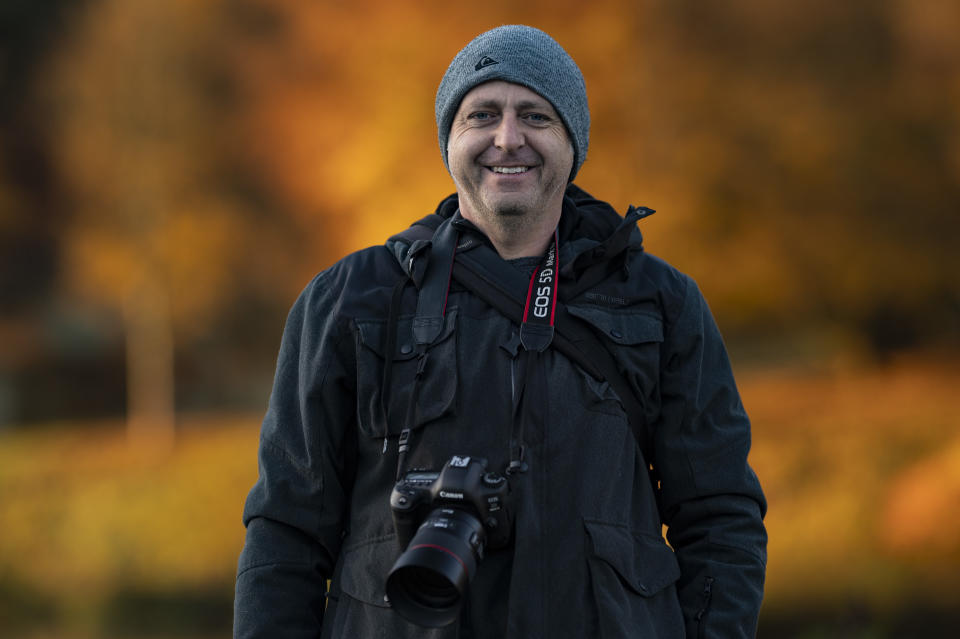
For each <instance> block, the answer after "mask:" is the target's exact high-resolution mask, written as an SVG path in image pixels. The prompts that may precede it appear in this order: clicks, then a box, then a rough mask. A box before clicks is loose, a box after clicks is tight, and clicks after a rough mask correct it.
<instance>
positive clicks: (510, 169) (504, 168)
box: [487, 166, 532, 175]
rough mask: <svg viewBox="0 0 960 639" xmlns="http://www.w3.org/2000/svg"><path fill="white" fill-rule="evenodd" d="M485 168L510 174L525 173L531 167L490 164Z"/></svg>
mask: <svg viewBox="0 0 960 639" xmlns="http://www.w3.org/2000/svg"><path fill="white" fill-rule="evenodd" d="M487 168H488V169H490V170H491V171H493V172H494V173H504V174H507V175H510V174H514V173H526V172H527V171H529V170H530V169H531V168H532V167H529V166H490V167H487Z"/></svg>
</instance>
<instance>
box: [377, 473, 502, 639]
mask: <svg viewBox="0 0 960 639" xmlns="http://www.w3.org/2000/svg"><path fill="white" fill-rule="evenodd" d="M390 508H391V510H392V511H393V525H394V528H395V530H396V533H397V541H398V542H399V544H400V546H401V547H402V548H405V550H404V551H403V553H402V554H401V555H400V557H399V558H398V559H397V561H396V563H395V564H394V565H393V568H392V569H391V570H390V574H389V575H388V576H387V583H386V592H387V597H388V598H389V599H390V603H391V605H392V606H393V608H394V610H396V611H397V612H398V613H399V614H401V615H402V616H403V617H405V618H406V619H407V620H409V621H412V622H413V623H416V624H419V625H421V626H426V627H429V628H440V627H443V626H446V625H448V624H450V623H452V622H453V620H454V619H456V618H457V615H458V614H459V612H460V607H461V605H462V603H463V596H464V593H465V592H466V589H467V586H468V585H469V584H470V581H471V579H473V575H474V573H475V572H476V569H477V566H478V565H479V563H480V561H481V560H482V559H483V553H484V549H485V548H491V549H495V548H502V547H503V546H506V545H507V543H508V542H509V541H510V536H511V529H512V527H513V518H512V509H511V503H510V486H509V482H508V481H507V477H506V475H503V474H501V473H497V472H488V471H487V462H486V460H484V459H480V458H477V457H460V456H456V455H455V456H453V457H451V458H450V460H449V461H448V462H447V463H446V464H444V466H443V469H442V470H441V471H440V472H432V471H420V470H414V471H410V472H408V473H407V474H406V475H405V476H404V477H403V478H402V479H400V481H398V482H397V484H396V486H394V488H393V492H392V493H391V495H390Z"/></svg>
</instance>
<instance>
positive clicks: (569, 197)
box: [387, 183, 654, 277]
mask: <svg viewBox="0 0 960 639" xmlns="http://www.w3.org/2000/svg"><path fill="white" fill-rule="evenodd" d="M458 211H459V200H458V198H457V194H456V193H452V194H451V195H449V196H447V197H446V198H444V199H443V200H442V201H441V202H440V204H438V205H437V208H436V210H435V211H434V213H433V214H432V215H428V216H427V217H425V218H423V219H421V220H419V221H418V222H416V223H414V225H413V227H416V226H424V227H427V228H429V229H436V228H437V227H438V226H439V225H440V224H441V223H443V222H444V221H445V220H448V219H450V218H453V220H452V221H451V223H453V224H455V225H456V226H457V227H458V228H460V229H461V230H463V231H466V232H468V233H470V234H471V235H472V236H473V237H474V238H476V239H478V240H480V241H483V242H485V243H488V244H489V242H490V241H489V239H487V237H486V236H485V235H484V234H483V233H482V232H480V230H479V229H477V227H476V226H474V225H473V224H472V223H471V222H469V221H468V220H465V219H463V218H462V217H461V216H460V215H457V213H458ZM653 212H654V211H653V210H652V209H648V208H646V207H639V208H635V207H633V206H631V207H629V209H628V210H627V212H626V214H625V215H624V216H623V217H621V216H620V215H619V214H618V213H617V212H616V211H615V210H614V209H613V207H611V206H610V205H609V204H607V203H606V202H604V201H602V200H598V199H596V198H594V197H593V196H592V195H590V194H589V193H587V192H586V191H584V190H583V189H581V188H580V187H578V186H576V185H575V184H572V183H571V184H569V185H568V186H567V191H566V193H565V195H564V199H563V211H562V213H561V216H560V229H559V231H560V256H559V261H560V275H561V276H562V277H576V276H577V275H578V274H579V273H580V272H582V271H583V270H585V269H587V268H589V267H591V266H594V265H596V264H598V263H601V262H609V261H613V260H617V261H619V262H621V263H622V264H626V259H627V257H628V255H629V253H630V252H631V251H640V250H642V249H643V236H642V235H641V233H640V229H638V228H637V222H638V221H639V220H641V219H643V218H645V217H647V216H649V215H651V214H653ZM411 228H412V227H411ZM431 234H432V233H431ZM404 237H409V235H408V234H407V233H400V234H398V235H395V236H394V237H392V238H390V240H388V241H387V244H388V246H390V247H391V248H392V249H393V252H394V254H395V255H396V256H397V258H398V260H399V261H400V262H401V264H404V263H405V261H406V258H407V257H410V256H412V254H415V253H417V252H419V250H418V249H420V248H425V247H421V246H420V244H421V242H422V240H415V241H413V242H412V243H410V242H404V241H403V239H404ZM427 237H429V235H428V236H427Z"/></svg>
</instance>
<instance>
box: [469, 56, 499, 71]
mask: <svg viewBox="0 0 960 639" xmlns="http://www.w3.org/2000/svg"><path fill="white" fill-rule="evenodd" d="M491 64H500V63H499V62H497V61H496V60H494V59H493V58H491V57H490V56H488V55H485V56H483V57H482V58H480V62H477V66H475V67H473V68H474V70H475V71H479V70H480V69H482V68H483V67H489V66H490V65H491Z"/></svg>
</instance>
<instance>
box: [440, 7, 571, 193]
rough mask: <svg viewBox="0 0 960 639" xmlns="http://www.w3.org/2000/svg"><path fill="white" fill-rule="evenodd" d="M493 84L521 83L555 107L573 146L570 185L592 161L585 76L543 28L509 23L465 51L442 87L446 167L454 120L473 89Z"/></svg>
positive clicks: (452, 67) (487, 34)
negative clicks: (464, 97) (587, 163)
mask: <svg viewBox="0 0 960 639" xmlns="http://www.w3.org/2000/svg"><path fill="white" fill-rule="evenodd" d="M491 80H505V81H507V82H513V83H514V84H520V85H523V86H525V87H527V88H528V89H530V90H531V91H534V92H536V93H538V94H539V95H541V96H543V97H544V98H546V99H547V100H548V101H549V102H550V104H551V105H553V108H554V109H556V111H557V113H558V114H559V115H560V118H561V119H562V120H563V123H564V125H566V127H567V133H568V134H569V136H570V141H571V142H573V170H572V171H571V172H570V181H571V182H572V181H573V178H574V177H575V176H576V174H577V171H579V170H580V167H581V166H582V165H583V162H584V160H586V158H587V146H588V144H589V142H590V108H589V107H588V106H587V88H586V85H585V84H584V82H583V75H582V74H581V73H580V69H579V68H578V67H577V63H576V62H574V61H573V58H571V57H570V55H569V54H568V53H567V52H566V51H564V50H563V47H561V46H560V45H559V44H557V41H556V40H554V39H553V38H551V37H550V36H549V35H547V34H546V33H544V32H543V31H541V30H540V29H534V28H533V27H527V26H523V25H506V26H502V27H497V28H496V29H491V30H490V31H487V32H486V33H481V34H480V35H478V36H477V37H476V38H474V39H473V41H471V42H470V44H468V45H467V46H465V47H464V48H463V49H461V50H460V53H458V54H457V55H456V57H455V58H454V59H453V62H451V63H450V66H449V68H447V72H446V73H445V74H444V76H443V79H442V80H440V87H439V88H438V89H437V102H436V116H437V134H438V137H439V140H440V153H441V154H442V155H443V163H444V164H445V165H446V166H447V170H448V171H449V170H450V163H449V161H448V159H447V140H448V139H449V138H450V126H451V125H452V124H453V117H454V115H456V113H457V109H458V108H460V101H461V100H463V96H465V95H466V94H467V93H468V92H469V91H470V89H472V88H473V87H475V86H477V85H478V84H482V83H484V82H490V81H491Z"/></svg>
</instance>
